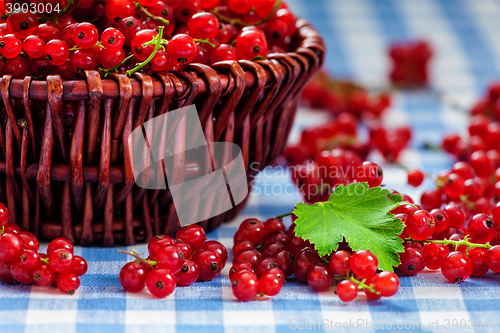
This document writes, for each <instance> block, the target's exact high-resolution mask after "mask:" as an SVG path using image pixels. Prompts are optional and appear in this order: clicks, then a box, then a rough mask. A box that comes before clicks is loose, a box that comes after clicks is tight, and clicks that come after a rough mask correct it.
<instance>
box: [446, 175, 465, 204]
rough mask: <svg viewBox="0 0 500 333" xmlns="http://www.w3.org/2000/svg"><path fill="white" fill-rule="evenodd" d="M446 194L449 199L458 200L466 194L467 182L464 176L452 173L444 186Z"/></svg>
mask: <svg viewBox="0 0 500 333" xmlns="http://www.w3.org/2000/svg"><path fill="white" fill-rule="evenodd" d="M444 193H445V194H446V196H448V198H451V199H456V198H458V197H460V196H461V195H462V194H464V193H465V180H464V179H463V178H462V176H460V175H458V174H456V173H452V174H450V175H449V176H448V178H447V179H446V182H445V184H444Z"/></svg>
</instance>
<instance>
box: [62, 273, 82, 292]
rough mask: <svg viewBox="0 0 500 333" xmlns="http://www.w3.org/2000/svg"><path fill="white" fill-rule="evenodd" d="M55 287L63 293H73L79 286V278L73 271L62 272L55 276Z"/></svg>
mask: <svg viewBox="0 0 500 333" xmlns="http://www.w3.org/2000/svg"><path fill="white" fill-rule="evenodd" d="M57 288H59V290H60V291H62V292H63V293H66V294H70V295H73V294H74V293H75V291H76V290H77V289H78V288H80V278H79V277H78V275H76V274H75V273H73V272H63V273H61V274H59V276H58V277H57Z"/></svg>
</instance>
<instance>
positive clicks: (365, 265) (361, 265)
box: [349, 250, 378, 279]
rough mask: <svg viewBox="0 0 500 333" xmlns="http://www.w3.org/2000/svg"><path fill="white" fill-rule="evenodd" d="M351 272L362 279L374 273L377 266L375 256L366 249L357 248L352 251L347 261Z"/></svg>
mask: <svg viewBox="0 0 500 333" xmlns="http://www.w3.org/2000/svg"><path fill="white" fill-rule="evenodd" d="M349 264H350V266H351V270H352V272H353V273H354V274H355V275H356V276H357V277H360V278H362V279H364V278H368V277H370V276H372V275H373V274H375V272H376V271H377V267H378V259H377V257H376V256H375V255H374V254H373V253H371V252H370V251H368V250H359V251H356V252H354V253H353V255H352V257H351V260H350V262H349Z"/></svg>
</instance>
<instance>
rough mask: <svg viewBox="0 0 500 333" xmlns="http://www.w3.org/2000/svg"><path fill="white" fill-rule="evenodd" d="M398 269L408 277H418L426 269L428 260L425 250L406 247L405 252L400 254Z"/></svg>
mask: <svg viewBox="0 0 500 333" xmlns="http://www.w3.org/2000/svg"><path fill="white" fill-rule="evenodd" d="M399 260H400V261H401V264H399V266H398V268H399V270H400V271H401V272H403V273H404V274H408V275H416V274H418V273H419V272H420V271H421V270H423V269H424V268H425V263H426V258H425V252H424V250H423V249H421V248H418V247H414V246H408V245H406V246H405V252H403V253H400V254H399Z"/></svg>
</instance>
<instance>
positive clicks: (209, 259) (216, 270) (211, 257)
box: [193, 249, 224, 281]
mask: <svg viewBox="0 0 500 333" xmlns="http://www.w3.org/2000/svg"><path fill="white" fill-rule="evenodd" d="M193 261H194V262H195V263H196V265H198V268H199V270H200V274H199V276H198V278H199V279H200V280H202V281H212V280H213V279H215V278H216V277H217V276H218V275H219V274H220V272H221V271H222V269H223V268H224V266H223V265H222V260H221V258H220V257H219V255H218V254H217V253H216V252H215V251H212V250H206V249H202V250H200V251H197V252H195V253H194V254H193Z"/></svg>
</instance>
